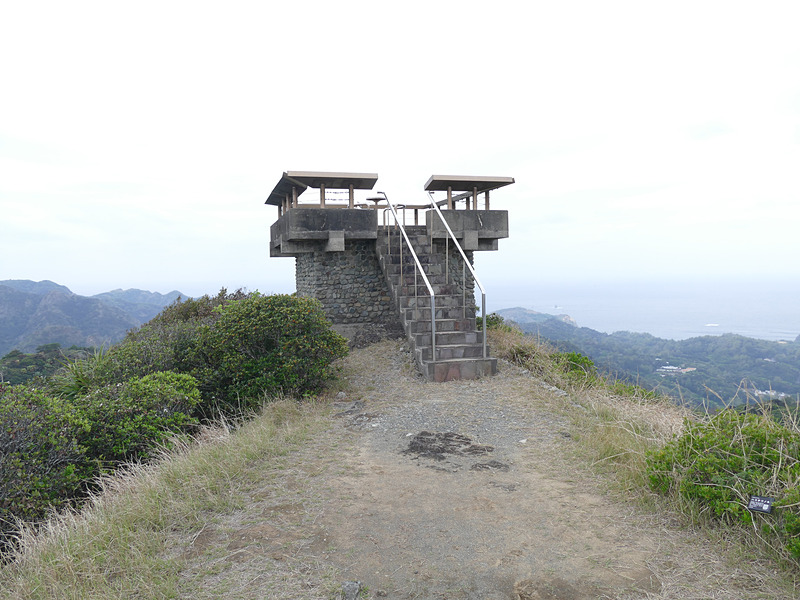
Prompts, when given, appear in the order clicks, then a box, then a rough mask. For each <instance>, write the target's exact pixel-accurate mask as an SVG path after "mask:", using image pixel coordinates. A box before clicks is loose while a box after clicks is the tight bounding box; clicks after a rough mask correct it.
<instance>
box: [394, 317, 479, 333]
mask: <svg viewBox="0 0 800 600" xmlns="http://www.w3.org/2000/svg"><path fill="white" fill-rule="evenodd" d="M430 330H431V322H430V320H428V321H410V322H408V323H406V331H407V332H408V333H409V334H414V333H426V332H428V333H430ZM449 331H464V332H467V331H475V319H437V321H436V335H437V336H438V335H439V333H440V332H441V333H445V332H449Z"/></svg>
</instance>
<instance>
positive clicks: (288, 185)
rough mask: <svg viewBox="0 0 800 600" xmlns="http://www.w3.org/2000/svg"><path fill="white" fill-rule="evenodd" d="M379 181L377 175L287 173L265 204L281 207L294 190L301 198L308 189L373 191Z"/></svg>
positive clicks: (317, 172) (311, 172) (313, 172)
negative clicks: (351, 187)
mask: <svg viewBox="0 0 800 600" xmlns="http://www.w3.org/2000/svg"><path fill="white" fill-rule="evenodd" d="M376 181H378V174H377V173H337V172H327V171H285V172H284V173H283V177H281V180H280V181H279V182H278V185H276V186H275V189H274V190H272V192H271V193H270V195H269V197H268V198H267V201H266V202H265V204H274V205H275V206H280V205H281V203H282V202H283V199H284V198H285V197H286V196H289V197H290V198H291V196H292V188H295V189H296V190H297V195H298V196H299V195H300V194H302V193H303V192H304V191H306V189H307V188H310V187H311V188H320V187H322V186H323V185H324V186H325V188H326V189H350V186H351V185H352V186H353V189H355V190H371V189H372V188H373V187H375V182H376Z"/></svg>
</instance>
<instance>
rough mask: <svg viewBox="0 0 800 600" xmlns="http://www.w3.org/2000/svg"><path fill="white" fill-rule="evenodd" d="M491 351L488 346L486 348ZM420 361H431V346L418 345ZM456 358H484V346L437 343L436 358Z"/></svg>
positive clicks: (417, 350)
mask: <svg viewBox="0 0 800 600" xmlns="http://www.w3.org/2000/svg"><path fill="white" fill-rule="evenodd" d="M486 351H487V353H488V351H489V349H488V347H487V349H486ZM416 352H417V359H418V361H420V360H421V361H423V362H430V361H431V354H432V353H431V347H430V346H425V347H421V348H420V347H418V348H417V349H416ZM456 358H483V346H482V345H480V344H436V360H437V361H439V360H451V359H456Z"/></svg>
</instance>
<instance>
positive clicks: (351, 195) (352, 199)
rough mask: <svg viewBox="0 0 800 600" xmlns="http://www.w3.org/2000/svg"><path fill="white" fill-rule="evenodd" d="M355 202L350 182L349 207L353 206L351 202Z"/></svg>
mask: <svg viewBox="0 0 800 600" xmlns="http://www.w3.org/2000/svg"><path fill="white" fill-rule="evenodd" d="M354 203H355V194H354V193H353V184H352V183H351V184H350V203H349V208H353V204H354Z"/></svg>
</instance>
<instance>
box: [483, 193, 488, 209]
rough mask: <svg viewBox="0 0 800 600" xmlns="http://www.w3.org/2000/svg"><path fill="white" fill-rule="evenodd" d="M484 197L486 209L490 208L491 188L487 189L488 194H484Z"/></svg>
mask: <svg viewBox="0 0 800 600" xmlns="http://www.w3.org/2000/svg"><path fill="white" fill-rule="evenodd" d="M484 198H485V199H486V206H485V208H486V210H489V190H486V194H484Z"/></svg>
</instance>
